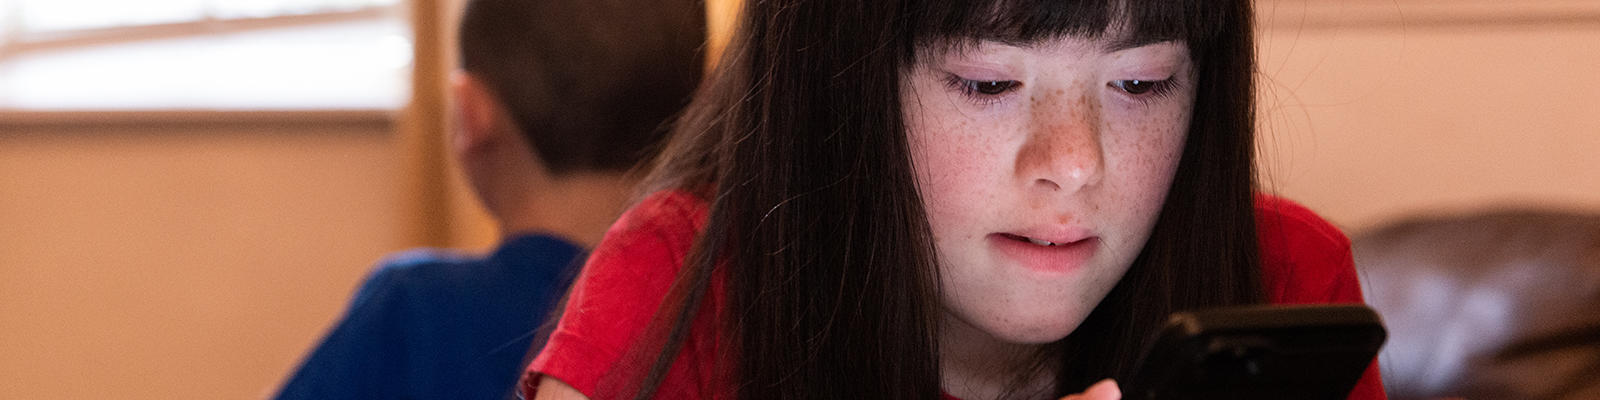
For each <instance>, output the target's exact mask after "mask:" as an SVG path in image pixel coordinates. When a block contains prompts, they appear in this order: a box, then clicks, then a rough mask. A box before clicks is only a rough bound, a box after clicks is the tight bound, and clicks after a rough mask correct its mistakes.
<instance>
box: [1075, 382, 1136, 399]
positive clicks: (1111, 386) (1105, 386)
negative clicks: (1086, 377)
mask: <svg viewBox="0 0 1600 400" xmlns="http://www.w3.org/2000/svg"><path fill="white" fill-rule="evenodd" d="M1121 398H1122V389H1120V388H1117V381H1113V380H1110V379H1106V380H1103V381H1100V382H1098V383H1095V384H1094V385H1090V386H1089V389H1088V390H1084V391H1083V393H1078V394H1075V395H1071V396H1067V397H1062V398H1061V400H1118V399H1121Z"/></svg>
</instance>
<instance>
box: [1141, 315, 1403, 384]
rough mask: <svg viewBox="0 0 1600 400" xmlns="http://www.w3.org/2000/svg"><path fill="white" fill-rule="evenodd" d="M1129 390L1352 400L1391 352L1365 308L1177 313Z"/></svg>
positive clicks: (1377, 321) (1143, 361)
mask: <svg viewBox="0 0 1600 400" xmlns="http://www.w3.org/2000/svg"><path fill="white" fill-rule="evenodd" d="M1157 335H1158V336H1157V337H1156V339H1155V341H1154V342H1153V343H1152V344H1151V346H1150V347H1149V348H1148V349H1147V350H1146V351H1145V354H1144V356H1143V358H1142V359H1141V361H1140V362H1139V364H1138V366H1137V367H1136V369H1135V375H1134V376H1133V378H1131V379H1129V380H1128V381H1127V382H1124V383H1123V384H1122V385H1121V386H1122V390H1123V397H1122V398H1124V399H1133V400H1180V399H1241V400H1252V399H1311V400H1318V399H1330V400H1331V399H1344V398H1346V396H1349V393H1350V390H1351V389H1352V388H1354V387H1355V384H1356V381H1357V380H1359V379H1360V378H1361V375H1362V373H1364V372H1365V371H1366V369H1367V367H1368V366H1369V365H1372V360H1373V358H1374V357H1376V356H1377V354H1378V349H1379V348H1380V347H1382V346H1383V342H1384V340H1385V339H1386V338H1387V332H1386V331H1384V329H1383V323H1382V321H1381V320H1380V319H1379V318H1378V314H1377V313H1376V312H1373V311H1372V309H1371V308H1368V307H1366V306H1364V305H1359V304H1345V305H1272V306H1246V307H1232V308H1219V309H1211V310H1203V311H1191V312H1180V313H1175V314H1173V315H1172V316H1171V318H1169V319H1168V320H1167V322H1166V325H1165V326H1164V327H1163V328H1162V329H1161V331H1160V332H1159V333H1158V334H1157Z"/></svg>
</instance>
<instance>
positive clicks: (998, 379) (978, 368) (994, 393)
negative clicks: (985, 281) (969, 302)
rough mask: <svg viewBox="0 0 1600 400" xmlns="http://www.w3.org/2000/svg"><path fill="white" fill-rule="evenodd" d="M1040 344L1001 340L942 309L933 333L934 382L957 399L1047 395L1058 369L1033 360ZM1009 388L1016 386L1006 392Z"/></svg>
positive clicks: (1039, 351)
mask: <svg viewBox="0 0 1600 400" xmlns="http://www.w3.org/2000/svg"><path fill="white" fill-rule="evenodd" d="M1044 346H1045V345H1044V344H1021V343H1011V342H1006V341H1002V340H1000V339H997V338H995V337H994V336H991V335H989V334H988V333H986V332H984V331H982V330H980V329H978V328H977V327H974V326H972V325H971V324H968V323H967V322H966V321H962V320H961V319H959V318H956V317H955V316H952V315H950V314H949V313H945V314H944V315H943V317H942V318H941V322H940V333H939V369H940V375H941V376H940V381H941V382H940V383H941V385H942V386H943V389H944V391H945V393H947V394H949V395H951V396H955V397H957V398H960V399H962V400H993V399H999V398H1001V397H1002V396H1004V395H1006V394H1013V395H1016V396H1015V397H1013V398H1018V399H1031V398H1045V397H1048V396H1045V395H1048V394H1050V393H1053V392H1054V391H1055V390H1054V389H1055V376H1056V370H1057V369H1058V368H1059V367H1058V366H1057V364H1056V363H1052V362H1045V363H1044V364H1042V365H1041V364H1040V363H1039V361H1040V359H1039V357H1040V355H1041V352H1042V351H1043V350H1044ZM1023 375H1031V376H1027V377H1024V376H1023ZM1019 385H1020V386H1019ZM1014 387H1015V388H1016V389H1017V390H1011V389H1013V388H1014Z"/></svg>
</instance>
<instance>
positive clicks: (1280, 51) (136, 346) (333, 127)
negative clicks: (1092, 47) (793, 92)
mask: <svg viewBox="0 0 1600 400" xmlns="http://www.w3.org/2000/svg"><path fill="white" fill-rule="evenodd" d="M442 1H445V2H444V3H436V4H444V5H445V7H446V9H453V7H455V6H456V5H458V4H459V0H442ZM1419 1H1421V0H1401V1H1389V0H1383V1H1376V0H1362V1H1355V0H1351V1H1345V2H1340V1H1332V0H1328V1H1312V2H1310V3H1311V6H1309V7H1308V6H1307V5H1306V4H1307V2H1305V1H1288V0H1285V1H1272V2H1269V1H1264V2H1261V3H1260V4H1262V5H1263V6H1262V11H1263V13H1264V14H1266V15H1268V16H1269V17H1268V18H1266V21H1265V23H1264V24H1263V40H1262V42H1261V48H1262V54H1263V58H1264V62H1263V67H1262V68H1263V70H1264V72H1265V73H1266V74H1267V76H1269V77H1270V79H1271V81H1270V82H1271V85H1270V86H1271V92H1270V93H1269V94H1268V95H1266V96H1265V97H1266V98H1267V100H1266V103H1267V107H1264V111H1265V113H1264V116H1265V117H1267V118H1266V119H1265V121H1266V122H1265V125H1266V126H1267V128H1268V131H1269V132H1270V134H1269V135H1268V139H1269V140H1267V141H1265V143H1263V149H1264V151H1263V158H1264V164H1265V165H1266V166H1267V168H1266V169H1267V170H1268V172H1269V175H1270V178H1271V179H1270V184H1271V186H1272V187H1274V188H1276V190H1278V191H1279V192H1281V193H1283V194H1285V195H1287V196H1290V197H1293V198H1295V199H1298V200H1301V201H1303V202H1305V203H1306V204H1308V205H1310V206H1311V207H1313V208H1315V209H1317V210H1318V211H1321V212H1323V213H1324V214H1325V215H1327V216H1328V217H1330V218H1331V219H1333V220H1334V221H1335V222H1337V223H1339V224H1341V225H1344V226H1346V227H1353V228H1360V227H1365V226H1370V225H1371V224H1374V223H1377V222H1379V221H1382V220H1384V219H1386V218H1389V217H1391V216H1394V215H1401V214H1405V213H1409V212H1415V211H1430V210H1448V209H1458V208H1473V207H1481V206H1483V205H1485V204H1496V203H1501V202H1532V203H1556V204H1568V205H1573V206H1577V207H1586V208H1590V209H1596V208H1600V190H1597V189H1600V187H1597V184H1596V182H1600V168H1597V167H1600V165H1596V164H1597V161H1596V158H1595V157H1594V156H1593V154H1597V153H1600V134H1596V133H1597V128H1600V122H1597V121H1600V108H1597V107H1600V78H1596V77H1594V76H1593V72H1592V69H1593V66H1595V65H1600V53H1597V51H1596V50H1594V49H1593V48H1592V47H1590V46H1592V44H1594V43H1600V23H1597V22H1596V21H1600V18H1596V17H1595V15H1600V13H1592V12H1591V11H1593V10H1592V9H1593V7H1590V6H1584V5H1582V3H1577V2H1565V1H1557V0H1540V1H1530V2H1517V3H1515V4H1519V6H1517V7H1515V8H1514V9H1512V10H1510V11H1507V7H1509V6H1501V7H1500V8H1499V9H1495V8H1493V7H1495V6H1494V5H1493V4H1494V3H1492V2H1482V1H1459V2H1457V3H1452V4H1464V5H1471V6H1472V7H1466V8H1454V9H1452V8H1449V7H1446V8H1445V11H1437V10H1435V11H1427V10H1425V9H1421V6H1419V5H1417V4H1420V3H1419ZM419 3H430V2H419ZM1435 3H1438V2H1435ZM718 4H724V3H718ZM1319 4H1320V6H1319ZM1329 4H1334V5H1338V6H1337V7H1330V6H1328V5H1329ZM1385 4H1388V6H1385ZM1484 4H1488V5H1487V6H1485V5H1484ZM1529 4H1532V5H1531V6H1529ZM1570 4H1577V5H1576V6H1571V5H1570ZM1268 5H1275V6H1276V7H1277V8H1275V9H1274V8H1268V7H1266V6H1268ZM1319 7H1320V8H1319ZM1385 7H1389V8H1388V10H1390V11H1385V10H1386V8H1385ZM1393 7H1405V9H1406V11H1407V12H1406V15H1410V16H1411V18H1412V19H1409V20H1408V21H1409V22H1406V23H1397V22H1395V18H1394V17H1393V16H1395V15H1398V14H1397V13H1395V12H1392V9H1393ZM1474 7H1478V8H1481V7H1489V8H1488V10H1489V11H1488V12H1482V11H1471V10H1468V11H1459V10H1461V9H1476V8H1474ZM1526 7H1532V10H1533V11H1521V12H1520V13H1519V12H1518V11H1516V10H1517V9H1522V8H1526ZM1540 7H1543V8H1540ZM1561 7H1571V8H1566V9H1563V8H1561ZM1585 7H1589V8H1585ZM1296 10H1298V11H1296ZM1452 10H1456V11H1452ZM1540 10H1545V11H1540ZM1549 10H1554V11H1549ZM1574 10H1576V11H1574ZM1586 10H1588V11H1586ZM1297 12H1298V13H1299V14H1296V13H1297ZM1508 15H1509V17H1506V16H1508ZM1495 16H1500V17H1495ZM1563 16H1565V17H1563ZM718 18H722V17H718ZM1497 18H1498V19H1497ZM1507 20H1510V21H1521V22H1515V23H1507V22H1505V21H1507ZM434 28H440V26H437V25H436V26H434ZM440 40H443V41H445V42H448V39H440ZM420 54H423V53H419V55H420ZM431 54H435V55H434V57H440V56H442V55H443V54H448V51H446V50H439V52H434V53H431ZM419 62H426V61H419ZM433 62H439V63H442V64H443V65H448V63H447V62H444V61H441V60H433ZM434 71H441V69H437V68H436V69H434ZM431 79H434V80H432V81H426V80H424V81H423V82H424V83H422V84H439V83H440V82H439V81H437V77H435V78H431ZM426 82H432V83H426ZM435 106H436V107H442V106H439V105H435ZM440 109H442V108H436V109H435V114H432V116H431V117H425V118H438V115H437V110H440ZM417 118H424V117H417ZM322 119H323V122H321V123H317V122H306V121H304V120H301V119H297V118H288V119H273V118H258V119H256V120H255V122H247V123H223V122H219V121H215V120H213V121H210V122H204V121H201V122H195V121H187V122H183V121H179V122H167V123H163V122H145V123H136V124H118V123H109V122H108V123H89V124H82V123H79V124H68V125H61V124H43V125H38V124H36V125H32V126H25V125H18V124H15V123H11V124H8V123H6V121H4V119H3V118H0V377H3V378H0V398H6V399H13V398H18V399H35V398H45V399H56V398H92V397H101V396H104V395H106V394H108V393H111V394H115V395H116V396H117V397H121V398H129V399H173V398H192V399H214V398H226V399H235V398H254V397H259V396H263V395H265V394H267V393H270V392H271V391H272V390H273V389H274V388H275V387H276V385H277V384H278V383H279V382H280V381H281V380H282V378H283V375H284V374H285V373H287V372H288V371H289V370H290V368H292V367H293V366H294V364H295V362H296V361H298V359H299V357H300V356H301V355H302V354H303V353H304V351H305V350H306V349H307V348H308V347H309V346H311V345H312V344H313V343H314V342H315V341H316V340H317V339H318V338H319V337H320V335H321V334H322V332H323V330H324V329H326V327H327V326H328V324H329V323H330V322H332V321H333V319H334V318H336V317H337V316H338V314H339V313H340V312H341V310H342V309H343V307H344V304H345V302H346V301H347V300H348V296H349V295H350V293H351V290H353V289H354V286H355V285H356V284H357V282H358V281H359V279H360V278H361V276H362V275H363V274H365V273H366V272H367V270H368V268H369V267H370V265H371V263H372V262H373V261H374V260H376V259H378V258H379V257H380V256H381V255H382V254H385V253H388V252H391V251H394V250H398V249H402V248H405V247H410V246H414V245H417V244H421V243H428V242H430V241H431V242H439V241H442V243H445V244H451V245H457V246H463V247H468V248H482V247H483V246H486V245H487V244H488V243H489V242H491V241H492V229H489V228H487V227H485V226H484V225H483V221H482V220H481V218H482V217H481V214H478V213H479V211H477V210H476V208H475V207H474V206H473V205H471V204H470V202H469V201H468V200H470V197H467V196H466V195H464V194H463V192H462V191H461V190H460V186H459V185H457V186H449V187H450V188H451V189H446V190H443V191H442V192H443V194H441V195H438V196H434V197H429V196H428V195H424V194H423V193H422V192H426V191H428V190H432V189H427V188H428V187H431V186H430V185H433V186H437V185H439V183H438V182H437V180H441V179H449V178H450V177H452V176H453V175H451V173H444V174H438V175H428V176H433V178H427V177H426V176H422V175H426V174H420V173H419V171H425V170H426V168H429V167H428V165H433V164H430V163H439V162H441V161H442V159H441V158H438V157H436V156H437V153H435V156H423V155H422V154H425V153H427V152H437V151H439V149H438V148H437V147H430V146H437V141H435V140H436V139H437V138H436V137H429V136H426V135H427V134H426V133H425V132H424V131H426V130H427V129H438V127H439V126H440V125H439V124H438V123H437V121H436V120H428V122H425V123H401V124H398V125H395V124H391V123H390V122H386V121H387V120H386V119H383V118H376V119H374V118H354V119H339V118H332V119H329V118H322ZM296 121H298V122H296ZM430 182H431V183H430ZM452 185H455V184H452ZM429 199H431V200H429ZM424 203H427V204H431V205H427V204H424ZM429 210H432V211H429ZM430 221H431V222H430ZM423 225H426V226H432V227H433V228H422V227H419V226H423ZM429 229H433V230H435V231H437V232H442V233H435V234H423V233H418V232H419V231H427V230H429ZM428 237H432V238H434V239H427V238H428ZM441 238H442V239H441Z"/></svg>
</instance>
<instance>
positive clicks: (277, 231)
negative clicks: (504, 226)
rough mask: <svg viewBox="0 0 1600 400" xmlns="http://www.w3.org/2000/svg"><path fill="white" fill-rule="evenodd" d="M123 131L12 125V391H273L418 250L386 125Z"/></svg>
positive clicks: (3, 354) (2, 283)
mask: <svg viewBox="0 0 1600 400" xmlns="http://www.w3.org/2000/svg"><path fill="white" fill-rule="evenodd" d="M113 125H114V126H106V125H98V126H88V127H60V126H55V127H52V126H32V127H28V126H17V125H7V124H0V327H4V328H3V329H0V376H3V377H4V378H3V379H0V398H6V399H69V398H99V397H103V396H106V395H108V394H112V395H115V397H119V398H129V399H185V398H187V399H224V398H232V399H237V398H254V397H260V396H262V395H264V394H265V392H266V391H267V390H268V389H269V388H270V387H272V386H274V385H276V381H277V380H278V379H280V378H279V377H280V376H282V374H283V373H284V372H285V371H286V370H287V368H288V367H289V366H290V365H291V364H292V363H294V362H295V360H296V359H297V358H298V357H299V356H300V354H301V352H302V351H303V350H304V346H306V345H307V344H309V343H310V341H311V340H313V339H314V338H315V337H317V336H318V335H320V334H321V331H322V329H324V327H325V326H327V324H328V323H329V322H330V321H331V320H332V319H333V318H334V317H335V316H336V315H337V313H338V310H339V309H340V307H341V306H342V304H343V303H344V302H345V301H346V300H347V298H348V296H349V293H350V291H351V290H352V289H353V285H354V284H355V282H356V281H357V280H358V279H359V278H360V276H361V275H362V274H363V273H365V271H366V268H367V266H368V265H370V263H371V262H372V261H373V260H375V259H376V258H378V257H379V256H380V255H381V254H383V253H384V252H387V251H390V250H392V249H395V248H397V247H400V246H402V245H404V244H405V243H404V242H403V238H402V237H403V236H404V232H405V231H406V229H405V227H404V226H403V225H404V224H405V223H407V222H406V221H408V220H409V219H408V218H406V216H405V215H403V210H404V207H405V205H404V204H403V203H404V201H403V199H405V196H403V195H402V193H401V192H400V191H401V189H402V184H401V183H402V182H404V179H402V177H400V176H398V175H397V172H398V171H401V170H402V169H401V168H399V167H400V166H399V164H398V162H399V159H400V157H398V156H397V153H396V151H395V148H396V136H395V135H394V134H393V133H392V131H393V129H392V127H391V126H389V124H388V123H387V122H383V121H382V120H381V119H374V118H364V119H362V120H360V121H346V122H327V123H281V122H260V123H252V124H237V123H217V122H213V123H162V122H154V123H142V124H131V125H120V124H113ZM118 125H120V126H118Z"/></svg>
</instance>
